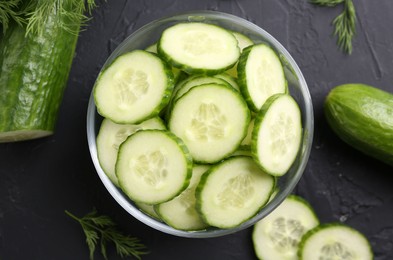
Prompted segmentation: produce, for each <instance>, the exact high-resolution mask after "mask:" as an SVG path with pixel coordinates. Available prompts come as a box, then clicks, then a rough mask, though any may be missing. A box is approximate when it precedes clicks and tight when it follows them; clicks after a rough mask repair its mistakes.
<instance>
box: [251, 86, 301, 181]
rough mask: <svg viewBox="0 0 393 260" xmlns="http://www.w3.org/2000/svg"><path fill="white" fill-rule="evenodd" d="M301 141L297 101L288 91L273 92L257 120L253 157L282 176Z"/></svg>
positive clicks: (293, 158) (269, 169)
mask: <svg viewBox="0 0 393 260" xmlns="http://www.w3.org/2000/svg"><path fill="white" fill-rule="evenodd" d="M301 141H302V122H301V113H300V109H299V107H298V105H297V103H296V101H295V100H294V99H293V98H292V97H291V96H290V95H287V94H276V95H273V96H271V97H270V98H269V99H268V100H267V101H266V102H265V104H264V105H263V107H262V108H261V110H260V111H259V113H258V114H257V116H256V119H255V122H254V129H253V132H252V139H251V150H252V154H253V157H254V159H255V160H256V161H257V162H258V163H259V165H260V166H261V167H262V169H264V170H265V171H266V172H268V173H269V174H272V175H274V176H282V175H284V174H286V173H287V171H288V170H289V168H290V167H291V166H292V164H293V162H294V161H295V159H296V156H297V154H298V152H299V149H300V146H301Z"/></svg>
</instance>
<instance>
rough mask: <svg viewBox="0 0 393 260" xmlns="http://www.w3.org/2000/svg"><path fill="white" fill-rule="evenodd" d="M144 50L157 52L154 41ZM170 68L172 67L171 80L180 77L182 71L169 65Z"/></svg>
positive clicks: (175, 80)
mask: <svg viewBox="0 0 393 260" xmlns="http://www.w3.org/2000/svg"><path fill="white" fill-rule="evenodd" d="M145 51H148V52H152V53H155V54H157V43H154V44H152V45H150V46H148V47H147V48H146V49H145ZM171 69H172V73H173V80H174V82H177V81H178V80H179V79H180V77H181V74H182V71H181V70H179V69H178V68H175V67H171Z"/></svg>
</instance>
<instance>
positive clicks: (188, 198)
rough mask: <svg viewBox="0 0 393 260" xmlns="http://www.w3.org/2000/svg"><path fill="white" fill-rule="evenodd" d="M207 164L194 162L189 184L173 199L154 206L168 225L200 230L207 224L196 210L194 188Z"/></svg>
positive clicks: (180, 228) (207, 167)
mask: <svg viewBox="0 0 393 260" xmlns="http://www.w3.org/2000/svg"><path fill="white" fill-rule="evenodd" d="M208 169H209V166H208V165H203V164H195V165H194V167H193V169H192V177H191V180H190V185H189V186H188V187H187V189H185V190H184V191H183V192H182V193H181V194H180V195H179V196H177V197H175V198H174V199H172V200H170V201H168V202H164V203H161V204H158V205H156V206H155V209H156V212H158V215H159V216H160V218H161V219H162V220H163V221H164V222H165V223H167V224H168V225H170V226H172V227H174V228H176V229H179V230H188V231H195V230H202V229H206V228H207V227H208V226H209V225H207V224H206V223H205V222H204V221H203V220H202V218H201V216H200V215H199V213H198V212H197V210H196V207H195V203H196V199H195V190H196V187H197V185H198V183H199V181H200V179H201V176H202V174H204V173H205V172H206V171H207V170H208Z"/></svg>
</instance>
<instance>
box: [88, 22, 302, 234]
mask: <svg viewBox="0 0 393 260" xmlns="http://www.w3.org/2000/svg"><path fill="white" fill-rule="evenodd" d="M234 35H237V34H236V32H232V31H227V30H225V29H224V28H221V27H218V26H216V25H210V24H204V23H197V22H190V23H181V24H176V25H173V26H172V27H169V28H167V29H166V30H164V32H163V34H162V35H161V37H160V40H159V41H158V44H157V48H158V53H157V55H155V54H152V53H148V52H147V51H141V50H132V51H130V52H128V53H124V54H122V55H121V56H120V57H118V58H117V59H115V61H114V62H113V63H112V64H110V65H108V66H107V67H106V68H104V69H103V72H102V73H101V75H100V76H99V77H98V79H97V83H96V85H95V92H94V93H95V95H96V96H95V98H96V99H95V100H96V101H97V109H98V111H99V112H100V113H101V115H103V116H104V117H106V118H105V119H104V121H103V123H102V126H101V130H100V133H99V135H98V137H97V143H98V142H99V141H100V142H103V144H104V145H100V146H101V148H99V149H100V150H101V151H99V153H100V154H101V155H102V156H99V160H100V164H101V165H106V164H107V163H108V162H110V161H113V158H116V157H117V161H116V166H115V175H116V177H117V178H116V179H117V180H118V184H119V188H120V189H121V190H122V191H123V192H124V193H125V194H126V195H127V196H128V198H129V199H131V200H132V201H133V202H134V203H135V205H136V206H137V207H138V208H139V209H140V210H142V211H144V212H146V214H148V215H149V216H152V217H154V218H156V219H159V220H160V221H162V222H164V223H166V224H167V225H168V226H171V227H173V228H175V229H179V230H187V231H196V230H202V229H205V228H217V227H218V228H232V227H235V226H238V225H240V224H241V223H243V222H245V221H247V220H248V219H250V218H252V217H253V216H255V214H257V212H258V211H259V210H260V209H261V208H262V207H264V206H265V204H266V203H268V201H269V200H270V199H271V194H272V193H273V191H274V188H275V183H276V179H277V177H276V176H281V175H283V174H285V173H286V172H287V171H288V169H289V168H290V166H291V165H292V163H293V161H294V159H295V157H296V155H297V153H298V149H299V144H300V140H301V133H302V126H301V118H300V110H299V107H298V106H297V104H296V101H295V100H294V99H293V98H291V97H290V95H289V93H288V91H287V82H286V78H285V75H284V70H283V67H282V65H281V61H280V59H279V58H278V55H277V54H276V53H275V51H274V49H272V48H270V47H268V46H267V45H265V44H256V45H252V46H250V47H248V49H247V48H246V49H245V52H246V53H244V52H243V54H242V57H243V59H244V60H243V62H242V61H241V60H242V58H240V62H239V59H238V58H239V49H240V48H239V47H240V46H243V45H249V44H252V41H251V40H249V39H246V38H244V37H245V36H244V37H243V41H244V42H243V43H239V44H238V43H237V41H236V39H235V37H234ZM240 37H242V36H237V38H239V39H240ZM212 39H214V41H213V40H212ZM234 39H235V40H234ZM172 45H173V46H177V47H176V48H174V47H173V46H172ZM223 46H225V48H224V47H223ZM144 47H146V48H145V50H148V51H150V52H156V45H155V44H154V45H151V46H144ZM217 48H218V49H220V48H223V49H226V50H223V51H224V53H225V54H223V53H222V52H221V51H217ZM190 52H194V56H192V57H189V56H188V55H190ZM216 52H217V53H216ZM135 53H139V54H143V56H144V58H143V59H145V58H147V57H149V59H150V58H153V57H154V59H155V60H156V61H157V62H158V63H161V64H165V61H166V62H167V63H168V65H170V66H172V68H173V67H176V66H177V67H178V68H179V69H181V70H183V71H182V72H180V74H181V75H185V76H184V78H183V79H181V80H179V81H178V82H176V83H175V85H174V87H173V90H172V91H170V92H169V91H168V92H165V90H164V93H167V94H164V95H163V94H162V90H163V89H165V88H158V89H157V90H156V91H152V92H149V93H145V96H144V97H143V100H144V102H148V103H147V105H146V104H145V103H144V102H139V103H138V104H136V105H135V106H133V109H131V110H130V111H129V112H128V113H126V114H124V115H123V113H124V112H121V110H118V112H117V113H116V116H118V117H123V116H125V117H129V116H130V114H132V113H140V114H143V113H145V112H146V110H150V109H151V108H152V107H155V108H154V109H153V110H154V115H159V116H161V117H163V118H164V120H163V121H164V124H165V125H166V127H167V129H168V130H164V131H163V130H143V129H142V130H138V131H136V132H133V133H131V132H128V133H127V134H125V135H123V134H122V135H121V137H122V138H116V142H113V136H114V135H116V136H117V134H116V132H117V131H118V130H116V129H120V130H121V129H126V128H127V129H128V127H129V126H127V125H124V124H114V123H112V124H113V126H115V127H109V128H108V127H107V122H108V121H109V118H110V119H112V120H113V119H114V117H113V115H109V114H106V113H103V112H102V104H103V103H102V102H106V104H105V106H106V108H107V109H108V111H109V110H111V109H117V108H118V107H119V102H118V101H116V100H115V99H113V100H112V101H110V102H108V100H107V99H108V96H111V95H112V94H113V93H114V92H116V85H118V83H116V82H115V81H114V80H113V78H114V75H117V74H122V73H123V72H124V70H125V68H126V69H127V68H129V67H130V66H133V67H134V68H135V69H137V65H136V64H141V63H143V64H147V61H146V60H141V59H139V58H138V57H136V56H134V54H135ZM207 53H208V54H209V55H207ZM212 53H214V54H218V55H219V57H217V56H214V55H213V54H212ZM220 55H224V56H225V57H222V60H225V62H224V63H222V64H219V63H220V61H216V59H221V58H220V57H221V56H220ZM243 55H244V56H243ZM124 57H127V62H125V61H124V60H123V61H121V62H118V61H119V60H120V59H122V58H124ZM185 57H187V58H185ZM233 57H236V59H233ZM227 58H229V60H228V59H227ZM232 59H233V60H232ZM159 60H161V61H159ZM164 60H165V61H164ZM180 60H182V61H180ZM261 60H262V62H261ZM234 64H239V66H237V71H238V72H239V73H238V75H239V77H242V79H243V81H244V82H243V83H242V84H239V85H240V86H239V85H238V84H237V81H238V80H237V78H234V77H232V76H230V75H229V74H228V72H224V73H223V71H224V70H227V69H228V68H229V67H231V66H233V65H234ZM267 64H269V66H267ZM150 70H151V69H149V71H150ZM244 70H247V72H245V71H244ZM108 71H110V73H108ZM149 71H147V70H146V74H148V73H150V72H149ZM153 71H156V69H153ZM157 71H160V72H163V71H165V69H162V67H161V66H159V68H158V70H157ZM106 73H108V74H106ZM165 73H166V72H163V73H161V74H162V75H165ZM105 74H106V76H105V77H106V79H105V81H103V75H105ZM121 78H122V85H125V86H126V87H125V89H126V90H130V81H129V80H130V78H127V77H121ZM154 79H155V84H156V85H160V84H163V85H166V84H167V83H166V82H167V81H168V78H167V77H166V76H163V77H154ZM251 79H256V81H258V84H260V85H262V87H261V88H262V89H258V88H259V87H260V85H258V84H256V85H255V84H254V80H251ZM264 81H268V83H272V84H273V85H274V86H272V87H271V86H270V85H271V84H265V83H266V82H264ZM104 85H107V87H104V88H101V89H100V90H99V91H98V88H100V87H102V86H104ZM108 86H111V87H110V88H108ZM270 87H271V88H270ZM241 88H249V89H251V90H252V91H256V92H258V94H257V96H258V99H257V100H256V101H255V102H256V103H257V105H255V104H254V105H253V103H252V102H254V101H250V102H249V104H247V101H246V100H247V99H250V98H251V97H250V93H248V94H247V95H244V93H245V92H246V91H240V90H241ZM247 91H248V90H247ZM260 92H262V94H261V93H260ZM276 92H277V93H279V94H276ZM157 93H159V94H157ZM169 95H170V96H169ZM275 95H276V96H275ZM98 96H100V98H97V97H98ZM273 96H274V97H273ZM168 100H169V101H168ZM266 100H268V101H266ZM269 100H270V101H269ZM98 101H100V102H98ZM265 103H266V108H265V105H264V104H265ZM149 104H150V105H151V104H154V105H153V106H150V105H149ZM165 104H167V105H166V106H165V107H164V105H165ZM259 106H261V107H262V110H263V112H261V115H257V117H256V119H255V120H256V121H255V124H254V121H253V122H252V123H251V122H250V120H251V111H250V107H252V109H253V110H254V111H255V112H259V110H260V107H259ZM148 114H150V112H148V113H146V115H148ZM141 118H144V119H146V118H149V116H147V117H141ZM258 120H259V121H258ZM145 122H147V121H143V122H142V123H141V125H144V124H145ZM141 125H140V126H141ZM108 126H110V125H108ZM108 129H109V131H106V130H108ZM104 130H105V131H104ZM104 132H108V134H105V135H103V134H102V133H104ZM253 132H256V134H255V136H256V137H252V135H253ZM259 132H261V133H262V134H261V135H259ZM263 133H265V134H263ZM266 133H268V134H266ZM129 134H130V135H129ZM247 134H248V135H247ZM128 135H129V136H128ZM125 136H128V137H127V139H126V140H125V141H124V138H125ZM104 137H105V138H104ZM107 137H111V138H107ZM262 137H263V138H262ZM98 139H100V140H98ZM252 140H254V141H252ZM123 141H124V142H123ZM252 142H254V143H255V145H254V146H255V149H254V150H255V151H253V152H254V157H253V156H252V154H251V151H250V146H252ZM115 143H116V146H117V145H120V149H119V150H118V151H117V152H116V150H115V149H113V148H112V147H113V145H114V144H115ZM271 143H272V144H271ZM105 147H108V148H105ZM106 149H108V151H106ZM109 150H110V151H109ZM265 153H266V154H267V155H266V154H265ZM261 154H262V156H260V155H261ZM108 158H109V159H110V160H107V159H108ZM269 161H272V162H273V163H269ZM198 164H209V166H208V167H209V170H208V171H206V172H205V173H203V171H202V170H200V168H201V167H202V166H201V165H198ZM259 164H261V165H263V166H264V167H265V168H266V169H268V171H265V170H263V169H261V167H260V165H259ZM272 164H274V165H273V166H272ZM109 165H112V166H111V167H113V162H111V163H109ZM191 166H193V167H191ZM205 167H207V166H205ZM107 168H110V167H107ZM191 169H193V174H191ZM106 171H108V170H106ZM202 173H203V174H202ZM109 175H110V176H111V175H112V176H113V174H109ZM191 175H192V177H191ZM273 175H276V176H273ZM190 177H191V180H190ZM116 179H115V178H112V181H113V182H114V183H115V180H116ZM199 179H200V180H199ZM115 184H116V183H115ZM194 192H195V196H194ZM146 204H147V205H146ZM228 215H230V216H231V218H228Z"/></svg>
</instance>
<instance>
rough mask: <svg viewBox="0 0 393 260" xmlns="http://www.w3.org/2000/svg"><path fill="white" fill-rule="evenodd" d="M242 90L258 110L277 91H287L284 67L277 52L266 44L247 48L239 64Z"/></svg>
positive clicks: (252, 106)
mask: <svg viewBox="0 0 393 260" xmlns="http://www.w3.org/2000/svg"><path fill="white" fill-rule="evenodd" d="M237 71H238V83H239V86H240V91H241V92H242V94H243V96H244V98H245V99H246V101H247V103H248V104H249V106H250V109H251V110H253V111H255V112H257V111H259V109H260V108H261V107H262V105H263V103H265V101H266V100H267V99H268V98H269V97H270V96H272V95H273V94H277V93H285V91H286V84H287V83H286V79H285V75H284V69H283V66H282V65H281V61H280V59H279V57H278V56H277V54H276V52H275V51H274V50H273V49H272V48H270V47H269V46H267V45H266V44H263V43H261V44H256V45H251V46H249V47H247V48H245V49H244V50H243V52H242V54H241V56H240V59H239V63H238V66H237Z"/></svg>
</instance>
